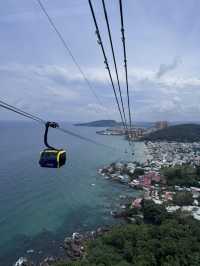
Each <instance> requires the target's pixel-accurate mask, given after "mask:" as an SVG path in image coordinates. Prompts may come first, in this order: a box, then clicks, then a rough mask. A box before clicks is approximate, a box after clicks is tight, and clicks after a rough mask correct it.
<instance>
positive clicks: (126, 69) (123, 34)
mask: <svg viewBox="0 0 200 266" xmlns="http://www.w3.org/2000/svg"><path fill="white" fill-rule="evenodd" d="M119 7H120V17H121V33H122V43H123V52H124V69H125V76H126V92H127V101H128V113H129V127H130V130H131V128H132V118H131V109H130V95H129V83H128V68H127V56H126V41H125V33H124V32H125V30H124V19H123V7H122V0H119Z"/></svg>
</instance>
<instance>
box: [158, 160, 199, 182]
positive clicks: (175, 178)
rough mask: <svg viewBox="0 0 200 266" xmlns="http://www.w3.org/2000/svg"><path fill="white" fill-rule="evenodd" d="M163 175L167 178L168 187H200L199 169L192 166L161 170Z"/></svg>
mask: <svg viewBox="0 0 200 266" xmlns="http://www.w3.org/2000/svg"><path fill="white" fill-rule="evenodd" d="M161 173H162V175H163V176H164V177H165V178H166V183H167V185H168V186H174V185H180V186H186V187H190V186H197V187H199V186H200V184H199V181H200V173H199V167H193V166H190V165H182V166H178V165H177V166H174V167H165V168H163V169H161Z"/></svg>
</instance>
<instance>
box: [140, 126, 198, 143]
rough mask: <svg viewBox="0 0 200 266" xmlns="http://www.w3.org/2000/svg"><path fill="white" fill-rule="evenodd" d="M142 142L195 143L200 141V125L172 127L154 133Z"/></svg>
mask: <svg viewBox="0 0 200 266" xmlns="http://www.w3.org/2000/svg"><path fill="white" fill-rule="evenodd" d="M142 140H150V141H164V140H166V141H178V142H195V141H200V125H199V124H182V125H175V126H170V127H168V128H166V129H161V130H158V131H155V132H152V133H150V134H148V135H147V136H145V137H144V138H143V139H142Z"/></svg>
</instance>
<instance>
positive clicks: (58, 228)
mask: <svg viewBox="0 0 200 266" xmlns="http://www.w3.org/2000/svg"><path fill="white" fill-rule="evenodd" d="M64 126H65V127H66V128H68V129H71V130H73V131H75V132H78V133H80V134H82V135H84V136H87V137H89V138H92V139H95V140H96V141H98V142H101V143H104V144H107V145H109V146H111V147H114V148H116V150H112V149H107V148H105V147H102V146H96V145H94V144H92V143H88V142H85V141H83V140H79V139H77V138H74V137H72V136H68V135H65V134H63V133H62V132H59V131H56V130H51V132H50V143H52V144H54V145H55V146H56V147H62V148H65V149H67V151H68V162H67V164H66V166H65V167H63V168H61V169H44V168H40V167H39V166H38V159H39V152H40V150H41V149H42V148H43V130H42V128H41V126H40V125H37V124H32V123H28V122H13V123H11V122H2V123H1V125H0V149H1V160H0V214H1V215H0V236H1V237H0V265H2V266H7V265H12V263H13V262H14V261H15V260H16V259H17V258H18V257H19V256H22V255H27V254H26V251H27V250H28V249H34V253H33V254H32V255H30V254H29V256H32V257H34V258H40V257H45V256H46V255H49V254H52V253H53V254H54V255H57V254H59V253H60V252H61V249H60V248H59V246H60V245H61V244H62V241H63V239H64V237H65V236H67V235H69V234H71V233H72V232H74V231H84V230H90V229H93V228H96V227H97V226H100V225H106V224H111V223H114V222H116V220H114V219H113V218H112V217H111V215H110V211H111V210H112V209H113V208H115V207H116V206H117V205H118V204H119V196H120V194H122V193H127V194H131V195H134V194H135V193H136V192H135V191H134V190H130V189H128V188H126V187H125V186H122V185H119V184H116V183H112V182H109V181H107V180H105V179H104V178H103V177H101V176H99V175H98V174H97V169H98V168H99V167H101V166H103V165H106V164H108V163H111V162H113V161H116V160H127V159H128V158H127V157H128V154H125V153H124V150H125V148H126V147H127V148H128V144H127V142H126V141H125V140H124V139H123V137H112V136H102V135H97V134H96V133H95V132H96V130H97V129H96V128H89V127H87V128H86V127H73V126H72V125H69V124H65V125H64ZM143 156H144V155H143V144H142V143H136V144H135V158H136V159H138V160H142V159H143ZM92 184H95V185H92Z"/></svg>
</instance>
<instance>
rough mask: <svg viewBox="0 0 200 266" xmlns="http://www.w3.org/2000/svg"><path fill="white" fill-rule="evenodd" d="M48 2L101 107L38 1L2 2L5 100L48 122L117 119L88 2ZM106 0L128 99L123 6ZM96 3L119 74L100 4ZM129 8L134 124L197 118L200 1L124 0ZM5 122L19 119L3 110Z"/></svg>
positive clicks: (0, 71) (0, 56)
mask: <svg viewBox="0 0 200 266" xmlns="http://www.w3.org/2000/svg"><path fill="white" fill-rule="evenodd" d="M42 2H43V4H44V5H45V7H46V9H47V10H48V12H49V14H50V15H51V17H52V18H53V20H54V22H55V24H56V25H57V27H58V28H59V30H60V31H61V32H62V34H63V36H64V38H65V40H66V42H67V44H68V45H69V47H70V49H71V50H72V52H73V54H74V56H75V57H76V59H77V61H78V62H79V64H80V65H81V67H82V69H83V70H84V72H85V74H86V75H87V77H88V79H89V80H90V82H91V84H92V87H93V90H94V91H95V93H96V94H97V95H98V97H99V98H100V101H101V102H102V103H103V106H102V105H100V104H99V102H97V100H96V98H95V97H94V95H93V93H92V92H91V90H90V89H89V88H88V87H87V84H86V83H85V81H84V80H83V78H82V76H81V75H80V73H79V71H78V70H77V68H76V67H75V66H74V63H73V61H72V60H71V58H70V56H69V55H68V54H67V53H66V51H65V49H64V48H63V46H62V44H61V43H60V41H59V39H58V38H57V36H56V34H55V33H54V32H53V31H52V29H51V27H50V25H49V23H48V21H47V18H46V17H45V16H44V14H43V13H42V12H41V9H40V7H39V5H38V3H37V1H36V0H20V1H19V0H7V1H0V36H1V41H0V92H1V93H0V95H1V97H0V98H1V99H3V100H5V101H7V102H8V103H10V104H13V105H15V106H17V107H19V108H23V109H24V110H26V111H28V112H32V113H34V114H38V115H40V116H42V117H43V118H45V119H48V120H64V121H90V120H94V119H101V118H105V119H108V118H113V119H117V120H119V114H118V112H117V109H116V104H115V102H114V96H113V92H112V89H111V86H110V83H109V80H108V75H107V72H106V70H105V68H104V64H103V58H102V55H101V51H100V47H99V46H98V45H97V42H96V36H95V34H94V25H93V21H92V18H91V14H90V10H89V6H88V2H87V0H68V1H66V0H56V1H50V0H42ZM105 2H106V5H107V9H108V14H109V19H110V24H111V29H112V34H113V41H114V47H115V52H116V58H117V62H118V67H119V72H120V79H121V82H122V88H123V96H124V100H125V99H126V94H125V84H124V71H123V52H122V43H121V33H120V17H119V6H118V1H117V0H106V1H105ZM93 3H94V7H95V10H96V13H97V18H98V21H99V26H100V31H101V33H102V36H103V41H104V43H105V47H106V51H107V55H108V58H109V63H110V66H111V69H112V70H113V63H112V58H111V57H110V55H111V53H110V47H109V44H108V38H107V31H106V27H105V21H104V16H103V10H102V5H101V1H100V0H93ZM123 5H124V20H125V21H124V23H125V29H126V32H125V34H126V41H127V55H128V70H129V83H130V92H131V106H132V113H133V114H132V116H133V120H135V121H155V120H161V119H167V120H170V121H177V120H179V121H181V120H182V121H186V120H187V121H193V120H194V121H195V120H199V117H200V106H199V102H200V73H199V69H200V60H199V52H200V50H199V49H200V48H199V42H200V35H199V31H200V18H199V12H198V11H199V10H200V1H199V0H190V1H188V0H168V1H160V0H154V1H149V0H123ZM113 77H115V75H114V72H113ZM0 119H19V118H18V117H17V116H16V115H15V114H10V113H8V112H6V111H3V110H0Z"/></svg>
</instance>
